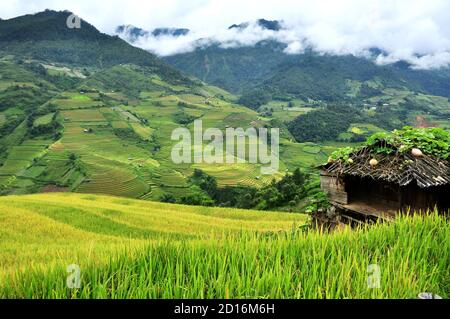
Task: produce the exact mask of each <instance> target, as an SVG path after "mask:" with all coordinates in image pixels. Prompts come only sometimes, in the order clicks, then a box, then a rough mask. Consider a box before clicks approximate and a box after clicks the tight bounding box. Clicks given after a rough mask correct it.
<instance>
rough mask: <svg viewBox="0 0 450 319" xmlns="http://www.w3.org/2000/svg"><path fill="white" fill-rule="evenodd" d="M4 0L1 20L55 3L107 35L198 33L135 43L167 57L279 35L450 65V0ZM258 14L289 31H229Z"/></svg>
mask: <svg viewBox="0 0 450 319" xmlns="http://www.w3.org/2000/svg"><path fill="white" fill-rule="evenodd" d="M1 1H2V3H1V6H0V7H1V11H0V18H2V19H7V18H12V17H15V16H19V15H23V14H29V13H35V12H38V11H42V10H44V9H47V8H49V9H54V10H65V9H66V10H70V11H72V12H74V13H76V14H77V15H79V16H80V17H81V18H83V19H85V20H86V21H88V22H90V23H91V24H93V25H95V26H96V27H97V28H98V29H99V30H101V31H102V32H105V33H108V34H113V33H114V31H115V28H116V27H117V26H118V25H123V24H131V25H134V26H137V27H140V28H143V29H146V30H152V29H154V28H157V27H177V28H188V29H190V30H192V31H191V33H190V34H189V35H187V36H185V37H178V38H173V37H159V38H155V37H146V38H143V39H140V41H138V42H137V43H135V45H137V46H140V47H143V48H145V49H148V50H151V51H153V52H155V53H156V54H159V55H162V56H165V55H171V54H176V53H182V52H189V51H192V50H194V49H195V48H196V47H198V46H199V45H205V43H210V41H217V42H220V43H221V45H222V46H224V47H230V46H231V47H233V46H245V45H253V44H255V43H256V42H258V41H261V40H264V39H276V40H278V41H280V42H283V43H285V44H286V45H287V48H286V50H285V53H286V54H298V53H301V52H303V50H304V49H305V48H306V47H312V48H314V49H315V50H316V51H317V52H320V53H330V54H349V53H350V54H355V55H365V54H367V51H368V49H370V48H375V47H376V48H379V49H382V50H383V51H384V52H386V54H385V55H382V56H379V57H378V58H377V63H380V64H386V63H392V62H396V61H399V60H405V61H408V62H410V63H411V64H412V65H413V67H415V68H420V69H432V68H439V67H443V66H448V65H449V64H450V0H364V1H361V0H315V1H310V0H267V1H264V0H259V1H258V0H189V1H186V0H159V1H137V0H127V1H123V0H120V1H118V0H108V1H106V0H95V1H93V0H73V1H72V0H66V1H60V0H58V1H57V0H39V1H36V0H1ZM258 18H265V19H269V20H275V19H276V20H282V21H283V23H284V27H285V29H284V30H282V31H280V32H272V31H268V30H262V29H261V28H259V27H258V26H257V25H255V24H251V25H250V27H249V28H247V29H246V30H245V31H243V32H238V31H237V30H227V28H228V27H229V26H230V25H232V24H235V23H237V24H238V23H241V22H246V21H254V20H256V19H258ZM198 39H208V40H203V41H198Z"/></svg>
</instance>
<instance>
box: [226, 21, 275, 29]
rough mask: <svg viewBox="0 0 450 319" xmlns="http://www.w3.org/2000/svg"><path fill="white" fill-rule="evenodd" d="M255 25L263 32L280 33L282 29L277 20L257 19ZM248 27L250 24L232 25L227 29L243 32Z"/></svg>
mask: <svg viewBox="0 0 450 319" xmlns="http://www.w3.org/2000/svg"><path fill="white" fill-rule="evenodd" d="M256 25H257V26H259V27H261V29H263V30H271V31H280V30H281V29H282V22H281V21H277V20H266V19H258V20H256ZM249 26H250V22H244V23H240V24H233V25H231V26H230V27H229V28H228V29H229V30H230V29H239V30H245V29H246V28H248V27H249Z"/></svg>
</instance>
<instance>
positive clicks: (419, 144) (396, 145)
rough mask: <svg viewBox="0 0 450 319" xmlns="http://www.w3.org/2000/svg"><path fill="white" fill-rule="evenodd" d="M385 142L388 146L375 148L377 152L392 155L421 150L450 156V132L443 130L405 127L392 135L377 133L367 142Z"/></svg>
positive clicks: (425, 152)
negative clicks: (414, 149)
mask: <svg viewBox="0 0 450 319" xmlns="http://www.w3.org/2000/svg"><path fill="white" fill-rule="evenodd" d="M378 141H385V142H386V143H387V144H388V145H386V146H381V147H377V148H375V152H377V153H384V154H390V153H392V152H394V151H399V152H402V153H404V152H409V151H410V150H411V149H412V148H418V149H420V150H421V151H422V152H423V153H424V154H428V155H432V156H435V157H438V158H442V159H447V158H448V157H449V156H450V132H449V131H447V130H444V129H442V128H413V127H410V126H406V127H404V128H403V129H402V130H394V131H393V132H392V133H377V134H374V135H373V136H371V137H370V138H369V139H368V140H367V144H368V145H374V144H376V143H377V142H378Z"/></svg>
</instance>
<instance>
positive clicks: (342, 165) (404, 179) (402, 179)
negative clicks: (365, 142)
mask: <svg viewBox="0 0 450 319" xmlns="http://www.w3.org/2000/svg"><path fill="white" fill-rule="evenodd" d="M379 143H385V142H383V141H380V142H379ZM379 146H380V145H370V146H366V147H363V148H361V149H359V150H357V151H355V152H353V153H352V154H350V159H351V160H350V161H346V160H343V159H340V160H336V161H331V162H330V163H328V164H326V165H323V166H322V169H323V170H325V171H326V172H328V173H330V174H333V175H336V176H339V175H351V176H357V177H368V178H372V179H375V180H381V181H386V182H390V183H395V184H398V185H400V186H406V185H409V184H410V183H412V182H417V185H418V186H419V187H420V188H428V187H432V186H443V185H450V162H449V161H448V160H442V159H439V158H436V157H432V156H429V155H423V156H420V157H415V156H413V155H412V154H411V152H406V153H402V152H399V151H398V150H397V151H394V152H393V153H391V154H377V153H376V152H375V149H376V147H379ZM383 146H385V145H383ZM390 147H392V146H390ZM372 159H376V160H377V161H378V164H377V165H375V166H372V165H370V161H371V160H372Z"/></svg>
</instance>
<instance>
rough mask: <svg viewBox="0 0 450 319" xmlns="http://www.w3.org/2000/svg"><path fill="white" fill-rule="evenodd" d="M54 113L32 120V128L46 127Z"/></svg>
mask: <svg viewBox="0 0 450 319" xmlns="http://www.w3.org/2000/svg"><path fill="white" fill-rule="evenodd" d="M54 114H55V113H49V114H46V115H43V116H40V117H38V118H37V119H36V120H34V124H33V125H34V126H39V125H47V124H49V123H50V122H51V121H52V119H53V115H54Z"/></svg>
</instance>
